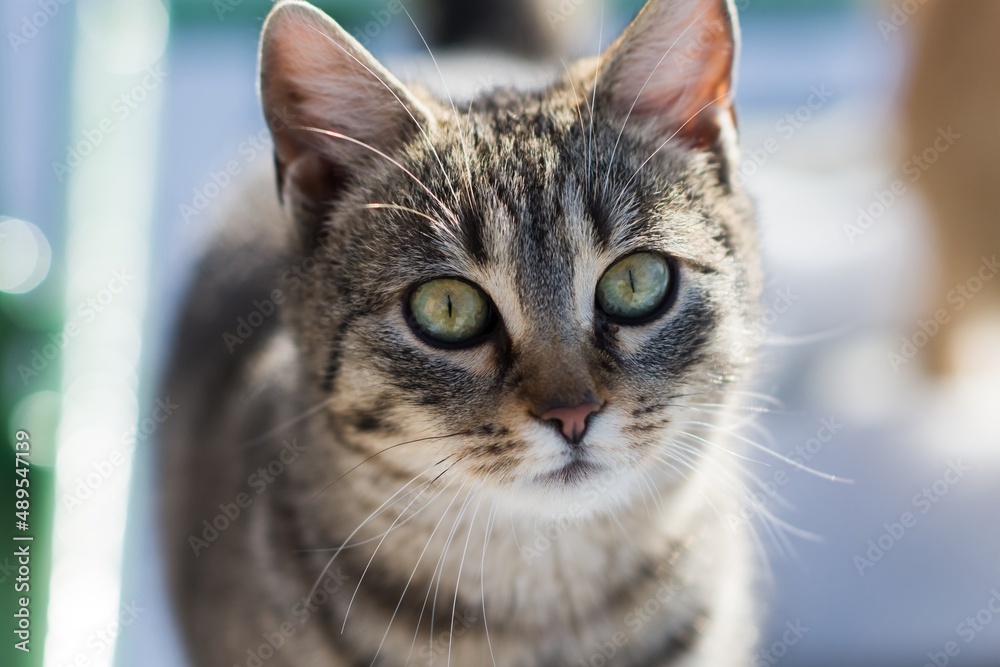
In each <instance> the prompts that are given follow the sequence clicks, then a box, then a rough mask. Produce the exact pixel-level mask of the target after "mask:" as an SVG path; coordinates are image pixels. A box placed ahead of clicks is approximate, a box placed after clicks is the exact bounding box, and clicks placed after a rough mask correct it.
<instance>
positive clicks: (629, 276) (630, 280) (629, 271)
mask: <svg viewBox="0 0 1000 667" xmlns="http://www.w3.org/2000/svg"><path fill="white" fill-rule="evenodd" d="M628 284H629V285H631V286H632V294H635V278H634V277H632V269H629V270H628Z"/></svg>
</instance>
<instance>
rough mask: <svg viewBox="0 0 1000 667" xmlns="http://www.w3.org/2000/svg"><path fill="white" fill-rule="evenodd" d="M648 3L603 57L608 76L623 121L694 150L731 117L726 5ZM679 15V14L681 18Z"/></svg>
mask: <svg viewBox="0 0 1000 667" xmlns="http://www.w3.org/2000/svg"><path fill="white" fill-rule="evenodd" d="M678 2H679V0H672V1H671V0H651V2H650V4H649V5H647V7H646V9H644V10H643V12H642V13H641V14H640V15H639V17H638V18H637V19H636V21H635V22H634V23H633V25H632V26H630V27H629V29H628V31H627V32H626V33H625V35H624V36H623V37H622V39H621V40H620V41H619V43H618V44H617V45H616V46H615V47H613V49H612V52H611V53H610V54H609V56H608V57H609V59H610V62H609V63H608V66H607V70H606V75H605V76H607V77H609V79H610V86H611V91H612V96H613V103H614V105H615V107H616V108H617V109H618V112H619V113H621V114H622V115H623V116H625V115H628V116H629V117H630V118H632V119H634V120H635V121H638V122H641V123H643V124H645V125H647V126H652V127H653V128H656V129H657V135H658V136H661V137H662V138H663V139H666V138H668V137H670V136H673V134H674V133H676V134H677V136H679V137H682V138H685V139H688V140H689V142H690V143H694V144H696V145H698V146H700V147H704V146H711V145H713V144H714V143H715V141H716V139H717V138H718V134H719V131H720V114H731V113H732V98H731V92H732V90H731V88H732V69H733V64H734V60H735V57H734V56H735V49H736V45H735V33H734V26H733V24H732V22H731V21H730V18H729V14H728V11H729V10H728V7H727V5H726V2H725V0H699V1H695V2H688V3H686V5H685V3H680V4H681V5H685V6H680V7H679V5H678ZM679 10H680V11H679Z"/></svg>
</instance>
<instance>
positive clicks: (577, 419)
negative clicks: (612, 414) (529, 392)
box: [539, 403, 602, 445]
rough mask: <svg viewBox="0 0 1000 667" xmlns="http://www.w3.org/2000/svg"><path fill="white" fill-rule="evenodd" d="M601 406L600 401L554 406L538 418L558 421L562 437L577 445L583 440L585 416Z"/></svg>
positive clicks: (588, 415) (585, 426)
mask: <svg viewBox="0 0 1000 667" xmlns="http://www.w3.org/2000/svg"><path fill="white" fill-rule="evenodd" d="M601 407H602V406H601V404H600V403H581V404H580V405H574V406H571V407H564V406H560V407H554V408H549V409H548V410H546V411H545V412H543V413H542V414H541V415H539V419H541V420H542V421H556V422H559V430H560V431H562V434H563V437H565V438H566V439H567V440H568V441H569V442H570V443H572V444H574V445H577V444H579V443H580V441H581V440H583V434H584V433H586V432H587V418H588V417H590V415H592V414H594V413H595V412H597V411H598V410H600V409H601Z"/></svg>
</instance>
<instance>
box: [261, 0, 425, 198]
mask: <svg viewBox="0 0 1000 667" xmlns="http://www.w3.org/2000/svg"><path fill="white" fill-rule="evenodd" d="M260 93H261V100H262V102H263V106H264V115H265V118H266V120H267V123H268V126H269V127H270V129H271V135H272V137H273V139H274V157H275V164H276V167H277V177H278V189H279V194H280V195H282V197H283V200H284V201H285V202H286V204H289V205H291V206H292V207H293V209H294V210H295V212H296V215H297V217H301V216H302V215H308V214H311V215H313V216H321V215H323V214H324V213H325V212H326V211H328V209H329V206H330V205H331V204H333V203H334V202H336V200H337V198H338V197H339V196H340V194H341V192H342V190H343V188H344V186H345V185H346V184H347V183H348V181H349V179H350V178H352V175H353V174H356V173H358V171H359V170H360V169H361V168H362V167H363V166H364V165H365V164H367V163H370V162H372V161H375V160H385V157H383V156H387V155H388V154H390V153H392V152H393V151H394V150H395V149H397V148H399V147H400V146H401V145H402V144H403V143H405V142H406V141H407V140H408V139H410V138H411V137H412V136H414V134H415V133H416V132H420V131H428V132H429V131H430V130H431V128H432V126H433V124H434V118H433V116H432V114H431V113H430V111H429V110H428V109H427V108H426V106H425V105H424V104H423V103H422V102H420V101H419V100H418V99H416V98H415V97H414V96H413V94H412V93H411V92H410V91H408V90H407V89H406V87H405V86H404V85H403V84H402V83H400V82H399V80H398V79H396V77H394V76H393V75H392V74H390V73H389V71H388V70H386V69H385V68H384V67H383V66H382V65H381V64H380V63H379V62H378V61H377V60H376V59H375V58H374V57H373V56H372V55H371V54H370V53H368V51H366V50H365V48H364V47H363V46H361V44H359V43H358V42H357V41H356V40H355V39H354V38H353V37H351V36H350V35H349V34H348V33H347V32H346V31H344V29H343V28H341V27H340V26H339V25H337V23H335V22H334V21H333V20H332V19H330V18H329V17H328V16H326V14H324V13H323V12H321V11H320V10H318V9H316V8H315V7H313V6H312V5H310V4H308V3H306V2H301V1H300V0H283V1H282V2H279V3H278V4H277V5H276V6H275V7H274V9H272V10H271V13H270V14H269V15H268V17H267V20H266V22H265V23H264V31H263V35H262V37H261V46H260ZM380 154H382V155H380Z"/></svg>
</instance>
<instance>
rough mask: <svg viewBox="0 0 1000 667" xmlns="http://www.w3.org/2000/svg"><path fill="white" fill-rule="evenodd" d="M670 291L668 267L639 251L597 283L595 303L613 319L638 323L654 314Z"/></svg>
mask: <svg viewBox="0 0 1000 667" xmlns="http://www.w3.org/2000/svg"><path fill="white" fill-rule="evenodd" d="M669 292H670V265H669V264H667V260H666V259H664V258H663V257H661V256H659V255H654V254H652V253H648V252H638V253H636V254H634V255H629V256H628V257H626V258H625V259H623V260H621V261H620V262H618V263H617V264H615V265H614V266H612V267H611V268H610V269H608V270H607V271H606V272H605V274H604V276H602V277H601V281H600V282H599V283H598V284H597V304H598V305H599V306H600V307H601V309H602V310H603V311H604V312H605V313H607V314H608V315H610V316H611V317H613V318H618V319H622V320H641V319H643V318H645V317H648V316H650V315H652V314H653V313H655V312H656V311H657V309H658V308H659V307H660V306H662V305H663V301H664V300H665V299H666V298H667V294H668V293H669Z"/></svg>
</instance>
